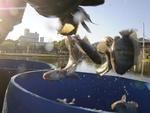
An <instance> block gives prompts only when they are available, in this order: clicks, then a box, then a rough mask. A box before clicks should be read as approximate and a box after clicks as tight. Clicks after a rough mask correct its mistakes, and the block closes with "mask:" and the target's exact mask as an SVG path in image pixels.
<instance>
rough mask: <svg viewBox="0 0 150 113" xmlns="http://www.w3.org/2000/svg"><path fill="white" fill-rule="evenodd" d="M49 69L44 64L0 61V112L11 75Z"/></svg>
mask: <svg viewBox="0 0 150 113" xmlns="http://www.w3.org/2000/svg"><path fill="white" fill-rule="evenodd" d="M49 68H51V66H50V65H48V64H46V63H44V62H37V61H29V60H28V61H27V60H14V59H0V112H1V110H2V105H3V99H4V95H5V91H6V88H7V85H8V83H9V81H10V78H11V77H12V76H13V75H15V74H17V73H21V72H24V71H31V70H38V69H49Z"/></svg>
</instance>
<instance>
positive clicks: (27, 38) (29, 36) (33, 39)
mask: <svg viewBox="0 0 150 113" xmlns="http://www.w3.org/2000/svg"><path fill="white" fill-rule="evenodd" d="M18 41H19V42H30V43H38V42H39V34H38V33H37V32H35V33H31V32H30V30H29V29H25V30H24V35H22V36H20V37H19V39H18Z"/></svg>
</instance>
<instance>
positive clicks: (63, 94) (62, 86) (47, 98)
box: [3, 71, 150, 113]
mask: <svg viewBox="0 0 150 113" xmlns="http://www.w3.org/2000/svg"><path fill="white" fill-rule="evenodd" d="M43 73H44V71H32V72H26V73H22V74H18V75H16V76H14V77H12V79H11V82H10V84H9V87H8V90H7V93H6V97H5V102H4V107H3V113H96V112H98V113H112V111H111V104H112V103H113V102H114V101H116V100H119V99H120V98H121V97H122V95H123V94H126V95H127V100H132V101H135V102H137V103H138V104H139V109H138V110H139V113H150V107H149V102H150V87H149V86H150V83H148V82H142V81H136V80H131V79H126V78H121V77H115V76H103V77H98V76H96V74H91V73H78V74H79V77H80V79H79V80H74V79H71V78H65V79H63V80H60V81H46V80H43V79H42V75H43ZM65 98H66V99H67V100H68V101H69V100H72V99H73V98H74V99H75V104H73V105H68V104H64V103H61V102H58V101H57V100H58V99H65ZM94 109H101V110H103V111H95V110H94Z"/></svg>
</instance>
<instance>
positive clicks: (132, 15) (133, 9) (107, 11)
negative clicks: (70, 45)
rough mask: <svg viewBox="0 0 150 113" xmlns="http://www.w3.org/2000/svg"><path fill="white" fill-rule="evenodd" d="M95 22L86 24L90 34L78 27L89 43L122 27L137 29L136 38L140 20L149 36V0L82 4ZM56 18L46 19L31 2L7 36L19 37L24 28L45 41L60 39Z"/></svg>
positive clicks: (107, 0)
mask: <svg viewBox="0 0 150 113" xmlns="http://www.w3.org/2000/svg"><path fill="white" fill-rule="evenodd" d="M83 8H84V9H85V10H86V11H87V13H88V14H89V15H90V17H91V20H92V21H93V22H94V23H95V24H92V23H88V22H87V25H88V26H89V28H90V30H91V32H92V33H88V32H86V31H85V29H84V28H83V27H82V26H79V29H78V32H77V33H78V34H79V35H80V36H81V37H84V36H87V37H88V38H89V40H90V41H91V42H97V41H100V40H103V39H104V37H105V36H112V37H114V36H116V35H119V31H121V30H124V29H132V28H133V29H137V33H138V36H139V37H142V36H143V34H142V33H143V23H144V26H145V36H146V38H148V39H150V14H149V11H150V0H105V3H104V4H103V5H99V6H96V7H83ZM57 27H58V19H55V18H46V17H43V16H41V15H39V14H38V13H37V12H36V11H35V10H34V9H33V8H32V7H31V6H30V5H27V7H26V9H25V12H24V16H23V19H22V23H21V24H18V25H16V26H15V27H14V30H13V31H11V32H10V33H9V35H8V36H7V38H10V39H14V40H16V39H18V38H19V36H20V35H23V31H24V29H25V28H29V29H30V31H31V32H38V33H39V34H40V36H41V37H45V41H48V42H50V41H53V40H61V39H63V38H62V36H60V35H58V34H57V31H56V28H57Z"/></svg>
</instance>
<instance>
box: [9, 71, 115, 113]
mask: <svg viewBox="0 0 150 113" xmlns="http://www.w3.org/2000/svg"><path fill="white" fill-rule="evenodd" d="M47 70H48V69H44V70H43V69H42V70H34V71H27V72H23V73H19V74H16V75H14V76H13V77H12V78H11V80H10V82H11V83H12V84H13V85H14V86H16V88H18V89H19V90H21V91H23V92H25V93H26V94H28V95H30V96H34V97H35V98H40V99H42V100H44V101H47V102H51V103H53V104H56V105H59V106H64V107H69V108H73V109H79V110H85V111H91V112H93V113H100V112H104V113H115V112H110V111H104V110H101V111H100V112H99V111H94V110H93V109H90V108H85V107H79V106H71V105H69V104H63V103H59V102H56V101H53V100H49V99H47V98H45V97H42V96H39V95H37V94H35V93H32V92H31V91H28V90H26V89H25V88H23V87H22V86H20V85H19V84H18V83H17V82H16V81H15V79H16V78H17V77H18V76H21V75H22V76H23V75H25V74H29V73H38V72H44V71H47ZM79 73H83V72H79ZM87 74H88V73H87ZM89 74H90V73H89ZM25 76H29V75H25Z"/></svg>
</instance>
